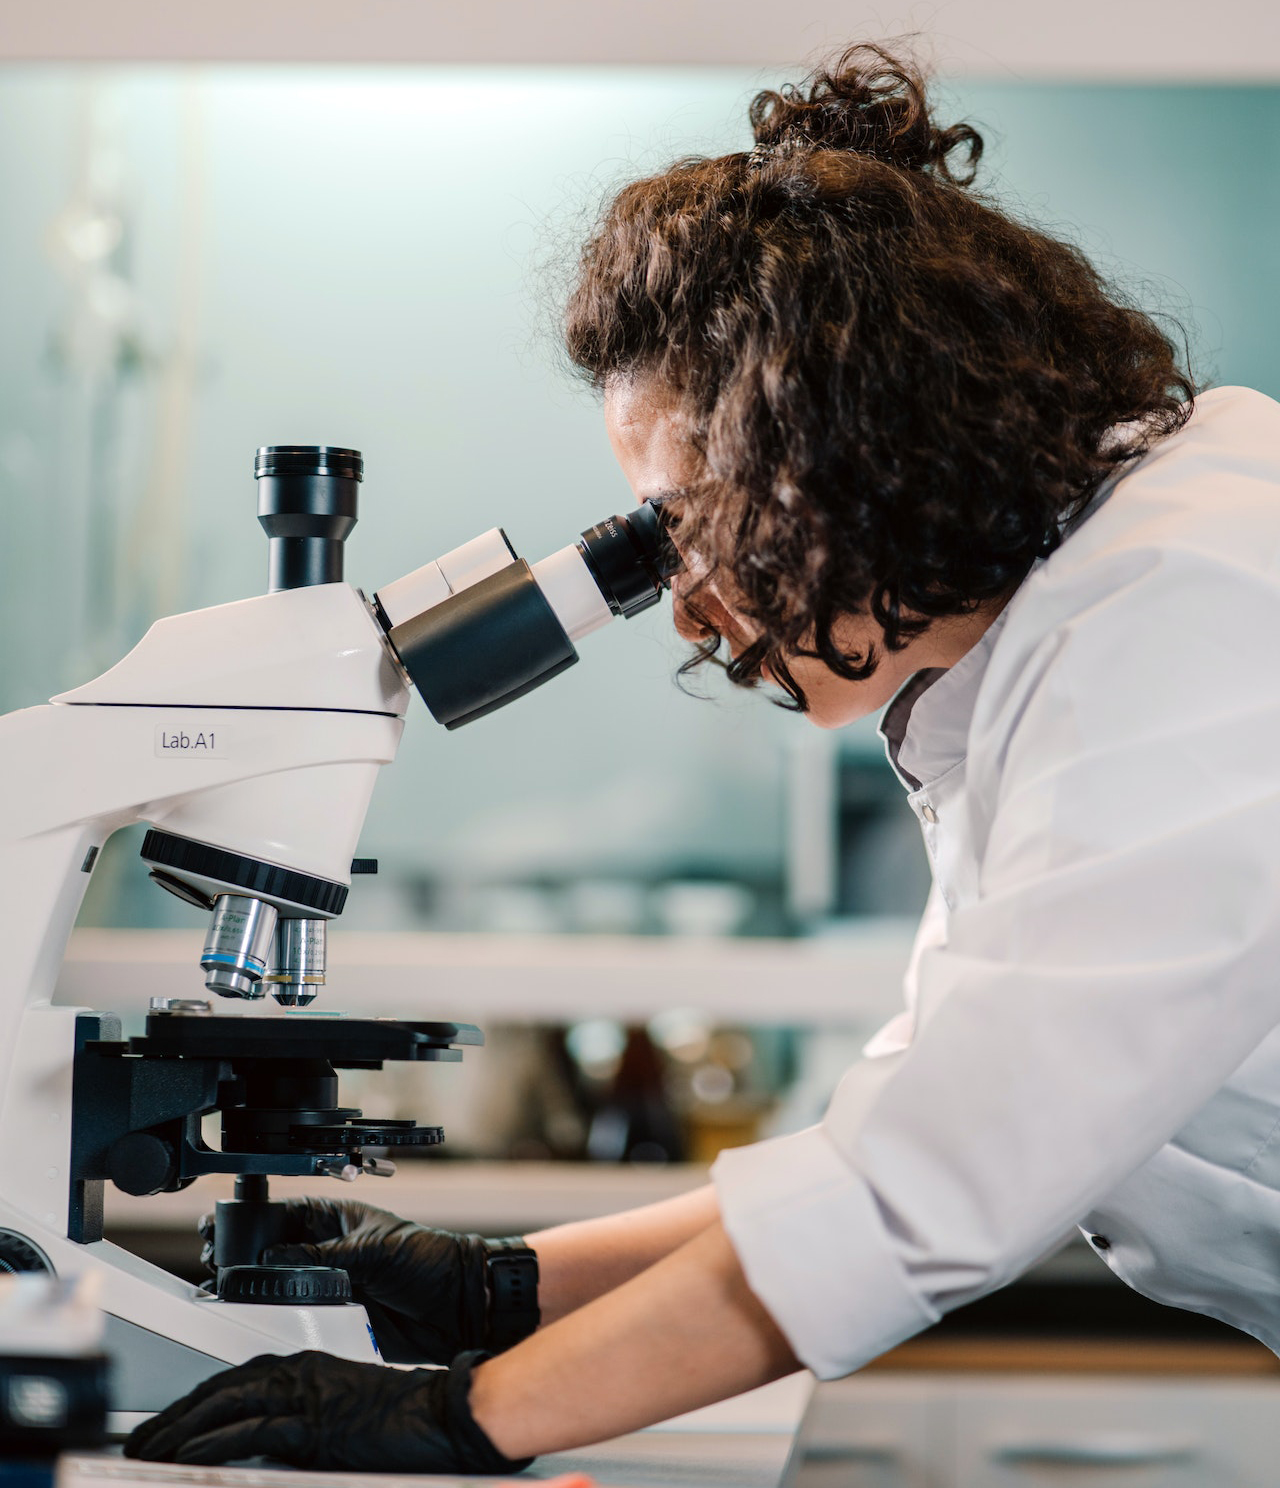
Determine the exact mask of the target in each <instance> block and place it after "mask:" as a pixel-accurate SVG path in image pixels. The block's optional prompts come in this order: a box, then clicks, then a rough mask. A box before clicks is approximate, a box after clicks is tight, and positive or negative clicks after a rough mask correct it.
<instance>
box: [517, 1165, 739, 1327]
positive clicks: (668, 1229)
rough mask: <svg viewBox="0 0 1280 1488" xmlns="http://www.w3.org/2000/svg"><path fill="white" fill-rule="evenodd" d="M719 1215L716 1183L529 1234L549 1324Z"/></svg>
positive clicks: (541, 1304) (673, 1247)
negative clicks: (534, 1252)
mask: <svg viewBox="0 0 1280 1488" xmlns="http://www.w3.org/2000/svg"><path fill="white" fill-rule="evenodd" d="M719 1216H720V1210H719V1206H718V1205H717V1203H716V1194H715V1189H714V1188H712V1187H711V1185H710V1184H708V1185H707V1186H706V1187H705V1188H699V1189H695V1190H694V1191H693V1192H692V1193H687V1194H680V1195H679V1196H678V1197H676V1198H674V1199H664V1200H662V1202H661V1203H658V1204H646V1205H645V1206H644V1208H642V1209H629V1210H627V1211H626V1212H625V1213H623V1214H609V1215H606V1216H604V1217H603V1218H601V1219H584V1220H579V1221H577V1222H576V1223H574V1224H565V1225H557V1226H556V1227H555V1228H554V1229H550V1230H542V1231H540V1232H539V1233H538V1234H536V1235H529V1236H528V1237H527V1239H528V1243H529V1244H530V1245H531V1246H532V1247H533V1248H534V1250H536V1251H537V1253H538V1305H539V1307H540V1308H541V1309H542V1322H543V1326H544V1327H545V1326H546V1325H547V1324H549V1323H554V1322H555V1321H556V1320H557V1319H559V1318H562V1317H565V1316H566V1315H567V1314H568V1313H570V1312H573V1311H575V1310H576V1309H577V1308H579V1307H582V1306H584V1305H585V1304H586V1303H588V1302H592V1301H594V1300H595V1299H596V1298H597V1297H601V1296H603V1295H604V1294H605V1292H610V1291H612V1290H613V1289H614V1287H618V1286H621V1285H622V1283H623V1282H624V1281H630V1280H631V1278H632V1277H633V1276H637V1275H639V1273H640V1272H641V1271H644V1270H646V1269H647V1268H648V1267H649V1266H652V1265H653V1264H654V1262H655V1261H658V1260H661V1259H662V1257H663V1256H665V1255H669V1254H670V1253H671V1252H672V1251H673V1250H676V1249H678V1248H679V1247H680V1246H681V1245H683V1244H684V1243H685V1242H686V1241H687V1240H690V1239H692V1238H693V1236H695V1235H697V1234H700V1233H701V1232H702V1231H703V1230H705V1229H706V1228H707V1226H708V1225H711V1224H714V1223H715V1221H716V1220H717V1219H718V1218H719Z"/></svg>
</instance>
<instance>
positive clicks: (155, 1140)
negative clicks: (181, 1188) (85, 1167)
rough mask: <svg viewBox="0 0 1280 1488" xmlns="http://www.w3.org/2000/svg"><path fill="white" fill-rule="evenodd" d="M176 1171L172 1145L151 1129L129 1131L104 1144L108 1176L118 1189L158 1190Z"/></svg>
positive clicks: (138, 1193)
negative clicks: (108, 1145)
mask: <svg viewBox="0 0 1280 1488" xmlns="http://www.w3.org/2000/svg"><path fill="white" fill-rule="evenodd" d="M176 1173H177V1165H176V1163H175V1161H174V1153H173V1148H172V1147H171V1146H170V1145H169V1143H168V1142H166V1141H164V1139H163V1138H161V1137H157V1136H156V1135H155V1133H154V1132H130V1133H129V1134H128V1135H127V1136H124V1137H117V1138H116V1140H115V1141H114V1142H112V1144H111V1146H110V1147H108V1148H107V1177H108V1178H110V1179H111V1181H112V1183H114V1184H115V1186H116V1187H117V1188H118V1189H119V1190H120V1191H121V1193H127V1194H133V1195H134V1196H135V1197H137V1198H142V1197H143V1196H145V1195H147V1194H157V1193H161V1192H163V1190H164V1189H166V1188H167V1187H168V1186H169V1184H170V1183H172V1182H173V1180H174V1177H175V1176H176Z"/></svg>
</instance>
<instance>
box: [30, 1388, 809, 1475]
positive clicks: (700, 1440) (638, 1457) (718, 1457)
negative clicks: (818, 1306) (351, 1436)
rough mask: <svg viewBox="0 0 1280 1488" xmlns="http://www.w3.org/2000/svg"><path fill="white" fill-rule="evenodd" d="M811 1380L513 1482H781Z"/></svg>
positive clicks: (83, 1468) (568, 1456)
mask: <svg viewBox="0 0 1280 1488" xmlns="http://www.w3.org/2000/svg"><path fill="white" fill-rule="evenodd" d="M812 1391H813V1381H812V1379H811V1377H810V1376H809V1375H807V1374H794V1375H792V1376H790V1378H788V1379H784V1380H778V1381H776V1382H775V1383H774V1384H771V1385H766V1386H764V1387H763V1388H762V1389H759V1390H752V1391H750V1392H749V1393H748V1394H746V1395H741V1396H739V1397H738V1398H737V1399H736V1400H726V1401H723V1402H722V1403H721V1404H719V1405H713V1406H708V1407H707V1408H706V1409H704V1410H699V1411H692V1412H690V1413H689V1414H688V1415H685V1416H679V1417H677V1418H676V1419H675V1420H672V1421H667V1422H664V1423H663V1424H662V1425H660V1426H654V1427H651V1428H650V1429H649V1430H647V1431H636V1432H632V1433H631V1434H630V1435H628V1436H621V1437H618V1438H616V1439H615V1440H613V1441H607V1442H602V1443H600V1444H599V1445H598V1446H594V1447H583V1448H580V1449H579V1450H577V1451H573V1452H554V1453H552V1454H550V1455H549V1456H546V1457H540V1458H539V1459H538V1460H537V1462H535V1463H534V1465H533V1467H531V1468H530V1469H529V1470H528V1472H526V1473H522V1474H521V1475H520V1477H519V1479H517V1480H516V1481H517V1482H530V1481H532V1482H544V1481H546V1480H547V1479H549V1478H557V1477H560V1476H561V1475H562V1474H565V1473H586V1474H588V1475H589V1476H590V1477H591V1478H592V1479H594V1481H595V1482H596V1483H597V1484H598V1485H599V1488H783V1485H784V1484H785V1483H786V1482H787V1481H788V1476H789V1472H790V1467H791V1458H792V1454H793V1448H794V1445H795V1441H796V1436H797V1433H798V1431H799V1427H800V1423H801V1420H802V1418H803V1416H804V1413H805V1410H806V1408H807V1407H808V1404H809V1398H810V1396H811V1394H812ZM498 1481H503V1482H510V1481H512V1480H511V1479H501V1480H499V1479H493V1478H455V1477H439V1476H436V1475H430V1476H409V1475H406V1476H402V1477H398V1476H389V1475H388V1474H386V1473H377V1474H360V1473H314V1472H297V1471H294V1470H292V1469H289V1468H271V1467H230V1468H228V1467H221V1468H215V1467H182V1466H179V1465H177V1464H174V1463H164V1462H133V1461H127V1460H126V1459H124V1458H122V1457H120V1456H118V1455H117V1454H115V1453H85V1454H76V1455H73V1456H69V1457H65V1458H64V1459H63V1460H62V1461H61V1463H60V1464H59V1472H58V1482H57V1488H411V1485H412V1488H418V1485H423V1488H426V1485H436V1488H468V1485H470V1484H473V1483H482V1482H484V1483H492V1482H498Z"/></svg>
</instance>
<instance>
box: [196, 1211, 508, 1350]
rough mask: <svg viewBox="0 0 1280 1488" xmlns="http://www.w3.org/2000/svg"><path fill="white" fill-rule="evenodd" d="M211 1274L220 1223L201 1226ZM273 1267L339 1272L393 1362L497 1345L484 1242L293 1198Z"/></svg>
mask: <svg viewBox="0 0 1280 1488" xmlns="http://www.w3.org/2000/svg"><path fill="white" fill-rule="evenodd" d="M200 1233H201V1236H202V1237H203V1238H204V1242H205V1246H204V1250H203V1252H202V1257H201V1258H202V1259H203V1260H204V1262H205V1264H206V1265H207V1266H209V1267H210V1269H212V1260H213V1237H214V1222H213V1216H212V1215H208V1214H207V1215H205V1217H204V1218H203V1219H202V1220H201V1221H200ZM262 1259H263V1263H264V1264H266V1265H270V1266H336V1267H338V1268H339V1269H340V1270H343V1271H345V1272H346V1273H347V1275H348V1276H350V1278H351V1289H352V1291H353V1293H354V1294H355V1299H356V1301H357V1302H361V1303H363V1304H364V1307H365V1310H366V1311H367V1312H368V1314H369V1322H370V1325H371V1326H372V1328H373V1332H374V1337H375V1338H376V1339H377V1340H378V1350H379V1352H380V1353H381V1354H382V1357H383V1358H384V1359H387V1360H390V1361H391V1362H392V1363H395V1364H447V1363H448V1362H449V1360H450V1359H452V1358H453V1357H454V1356H455V1355H457V1354H459V1353H461V1352H462V1351H463V1350H464V1349H485V1348H491V1347H492V1339H491V1338H490V1336H489V1299H488V1291H487V1284H486V1274H485V1263H486V1259H487V1252H486V1249H485V1242H484V1241H483V1240H482V1239H481V1238H480V1236H479V1235H458V1234H454V1233H453V1232H452V1231H450V1230H435V1229H431V1228H429V1227H427V1226H425V1225H418V1224H413V1223H411V1222H410V1221H409V1220H407V1219H400V1218H398V1217H397V1216H396V1215H394V1214H390V1213H388V1212H387V1211H386V1210H385V1209H375V1208H374V1207H373V1206H372V1205H370V1204H361V1203H358V1202H356V1201H355V1200H354V1199H291V1200H289V1203H288V1208H287V1211H286V1215H285V1229H284V1243H282V1244H278V1245H274V1246H272V1247H271V1248H270V1249H269V1250H268V1251H267V1252H266V1253H265V1254H264V1255H263V1258H262Z"/></svg>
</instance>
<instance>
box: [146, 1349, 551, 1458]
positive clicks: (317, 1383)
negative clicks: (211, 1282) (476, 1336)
mask: <svg viewBox="0 0 1280 1488" xmlns="http://www.w3.org/2000/svg"><path fill="white" fill-rule="evenodd" d="M486 1357H487V1355H485V1354H482V1353H469V1354H460V1355H459V1356H458V1358H456V1359H455V1360H454V1361H453V1364H452V1365H451V1366H450V1367H449V1368H448V1369H410V1370H404V1369H388V1368H386V1367H385V1366H384V1365H381V1364H354V1363H352V1362H351V1361H350V1360H349V1359H335V1358H334V1357H333V1355H331V1354H320V1353H316V1352H315V1351H314V1350H311V1351H308V1352H307V1353H303V1354H289V1355H287V1356H284V1357H282V1356H281V1355H279V1354H262V1355H260V1356H259V1357H258V1358H256V1359H251V1360H250V1361H249V1362H248V1363H247V1364H241V1365H239V1366H238V1367H237V1368H235V1369H226V1370H224V1371H223V1372H222V1373H221V1374H215V1375H213V1376H212V1377H211V1378H210V1379H207V1380H205V1381H203V1383H201V1384H199V1385H197V1386H196V1388H195V1389H194V1390H192V1391H191V1393H190V1394H189V1395H184V1396H183V1398H182V1399H181V1400H177V1401H175V1402H174V1403H173V1404H172V1405H171V1406H169V1407H168V1409H167V1410H163V1411H161V1412H160V1414H159V1415H157V1416H152V1417H151V1419H150V1420H149V1421H144V1422H143V1423H142V1425H141V1426H139V1427H138V1428H137V1430H136V1431H134V1433H133V1434H132V1435H131V1436H130V1437H129V1439H128V1441H126V1442H125V1444H124V1455H125V1456H126V1457H142V1458H145V1459H146V1460H147V1461H149V1462H185V1463H199V1464H204V1465H209V1464H212V1463H218V1462H233V1461H236V1460H238V1459H240V1458H243V1457H274V1458H276V1459H278V1460H279V1461H281V1462H288V1463H291V1464H292V1465H293V1466H295V1467H315V1468H346V1469H348V1470H351V1471H354V1472H409V1473H428V1472H465V1473H494V1474H497V1473H513V1472H521V1471H523V1469H524V1468H526V1467H528V1466H529V1463H530V1462H531V1461H532V1460H533V1459H532V1458H528V1459H527V1460H525V1461H523V1462H512V1461H511V1460H510V1459H509V1458H507V1457H504V1456H503V1455H502V1453H501V1452H499V1451H498V1449H497V1447H495V1446H494V1445H493V1443H492V1442H491V1441H490V1440H489V1438H488V1437H487V1436H486V1435H485V1433H484V1432H483V1431H482V1430H481V1429H480V1427H479V1426H478V1425H477V1424H476V1422H475V1419H474V1417H473V1416H472V1414H471V1407H470V1406H469V1404H468V1403H467V1395H468V1393H469V1392H470V1389H471V1371H472V1369H473V1367H474V1366H475V1365H476V1364H478V1363H480V1362H482V1361H483V1360H484V1359H485V1358H486Z"/></svg>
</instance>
